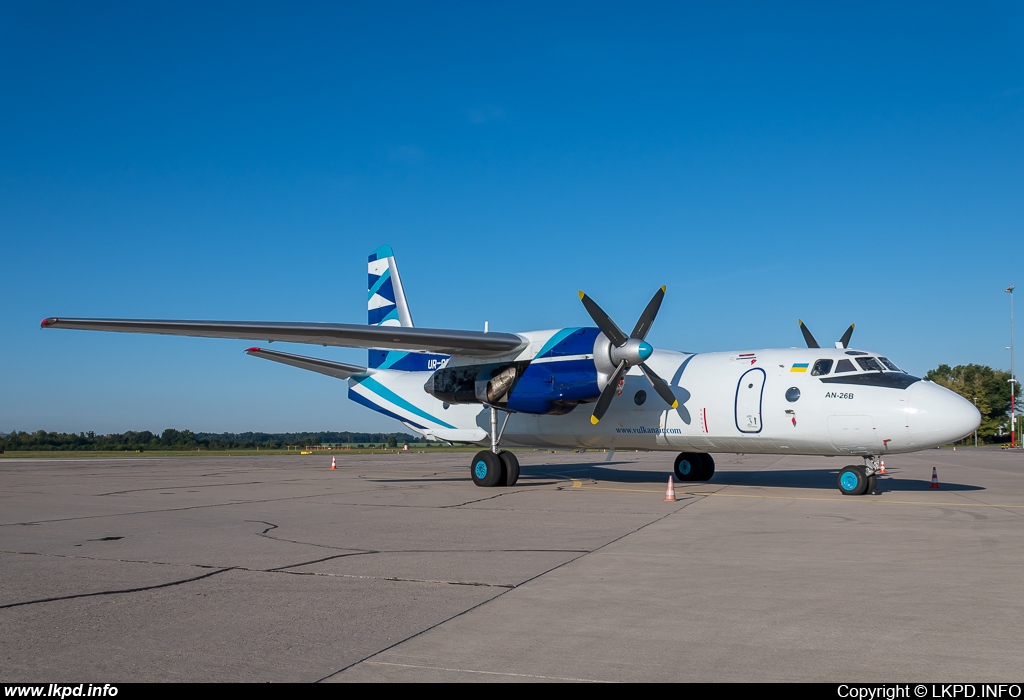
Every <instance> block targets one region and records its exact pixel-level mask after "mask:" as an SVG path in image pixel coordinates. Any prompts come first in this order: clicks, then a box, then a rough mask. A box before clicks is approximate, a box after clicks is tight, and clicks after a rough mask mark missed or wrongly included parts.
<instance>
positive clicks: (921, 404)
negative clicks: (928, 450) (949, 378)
mask: <svg viewBox="0 0 1024 700" xmlns="http://www.w3.org/2000/svg"><path fill="white" fill-rule="evenodd" d="M907 391H908V393H909V397H910V407H909V408H908V409H907V414H908V415H907V425H908V427H909V429H910V436H911V440H912V441H913V442H915V443H916V444H917V446H918V447H938V446H939V445H945V444H947V443H950V442H953V441H955V440H959V439H960V438H963V437H966V436H968V435H970V434H971V433H972V432H974V431H975V430H976V429H977V428H978V426H979V425H981V413H979V412H978V409H977V408H976V407H975V406H974V404H973V403H971V402H970V401H968V400H967V399H965V398H964V397H962V396H960V395H959V394H957V393H956V392H953V391H950V390H949V389H947V388H945V387H942V386H939V385H938V384H935V383H933V382H927V381H920V382H914V384H913V385H911V386H910V387H909V388H908V389H907Z"/></svg>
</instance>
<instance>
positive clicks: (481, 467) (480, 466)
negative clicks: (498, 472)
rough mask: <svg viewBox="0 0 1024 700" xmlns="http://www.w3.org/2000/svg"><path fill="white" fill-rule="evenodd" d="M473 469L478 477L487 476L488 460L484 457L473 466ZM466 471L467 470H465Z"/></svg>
mask: <svg viewBox="0 0 1024 700" xmlns="http://www.w3.org/2000/svg"><path fill="white" fill-rule="evenodd" d="M473 471H474V473H475V474H476V478H477V479H484V478H486V477H487V462H485V461H483V460H482V459H481V460H480V461H479V462H477V463H476V465H475V466H474V467H473ZM463 473H465V472H463Z"/></svg>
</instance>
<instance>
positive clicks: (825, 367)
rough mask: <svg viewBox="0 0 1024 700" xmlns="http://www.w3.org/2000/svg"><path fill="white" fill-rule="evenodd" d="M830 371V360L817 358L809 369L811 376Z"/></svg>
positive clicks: (818, 375)
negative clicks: (812, 367)
mask: <svg viewBox="0 0 1024 700" xmlns="http://www.w3.org/2000/svg"><path fill="white" fill-rule="evenodd" d="M831 371H832V360H818V361H817V362H815V363H814V369H812V370H811V376H812V377H820V376H821V375H823V374H828V373H829V372H831Z"/></svg>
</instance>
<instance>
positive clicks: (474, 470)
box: [469, 406, 519, 487]
mask: <svg viewBox="0 0 1024 700" xmlns="http://www.w3.org/2000/svg"><path fill="white" fill-rule="evenodd" d="M511 415H512V414H511V413H506V414H505V422H504V423H502V424H501V432H498V409H496V408H494V407H493V406H492V407H491V449H489V450H481V451H480V452H477V453H476V455H475V456H474V457H473V463H472V464H470V465H469V472H470V474H472V476H473V483H474V484H476V485H477V486H486V487H491V486H515V485H516V482H517V481H519V460H518V459H517V458H516V456H515V455H514V454H512V453H511V452H509V451H508V450H500V451H499V450H498V443H499V442H500V441H501V436H502V435H504V434H505V426H506V425H508V418H509V416H511Z"/></svg>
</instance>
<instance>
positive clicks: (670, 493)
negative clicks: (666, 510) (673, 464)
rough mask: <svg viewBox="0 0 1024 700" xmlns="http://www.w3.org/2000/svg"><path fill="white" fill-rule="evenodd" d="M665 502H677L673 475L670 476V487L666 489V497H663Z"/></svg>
mask: <svg viewBox="0 0 1024 700" xmlns="http://www.w3.org/2000/svg"><path fill="white" fill-rule="evenodd" d="M662 501H664V502H668V503H675V502H676V489H675V486H673V484H672V475H671V474H670V475H669V477H668V488H667V489H665V498H663V499H662Z"/></svg>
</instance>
